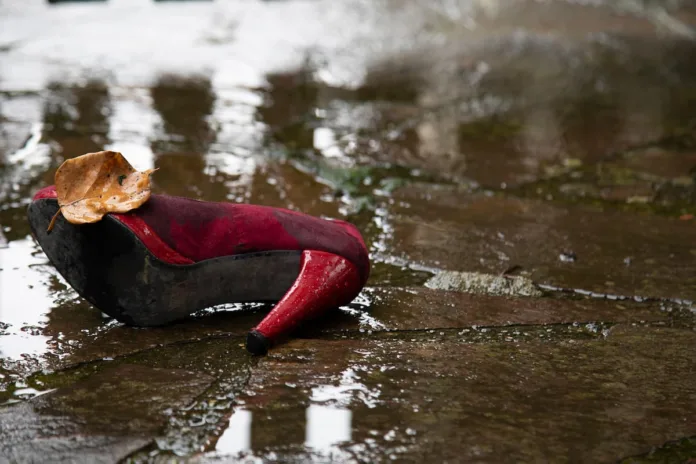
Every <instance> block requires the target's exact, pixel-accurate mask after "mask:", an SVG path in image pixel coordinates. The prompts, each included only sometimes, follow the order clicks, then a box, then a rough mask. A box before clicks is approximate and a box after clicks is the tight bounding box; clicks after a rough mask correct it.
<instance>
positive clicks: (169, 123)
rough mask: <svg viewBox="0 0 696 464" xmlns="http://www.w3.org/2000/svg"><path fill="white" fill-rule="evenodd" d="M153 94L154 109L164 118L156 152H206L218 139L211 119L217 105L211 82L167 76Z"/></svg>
mask: <svg viewBox="0 0 696 464" xmlns="http://www.w3.org/2000/svg"><path fill="white" fill-rule="evenodd" d="M150 95H151V96H152V107H153V108H154V109H155V110H156V111H157V113H159V115H160V116H161V118H162V126H161V127H160V128H159V129H158V140H157V142H156V143H155V145H154V146H153V147H152V149H153V151H155V152H159V151H165V152H166V151H174V150H176V151H184V152H187V151H191V152H195V153H199V154H200V153H205V152H206V151H207V150H208V147H209V146H210V144H211V143H212V142H213V141H214V139H215V133H214V131H213V130H212V128H211V126H210V123H209V120H208V118H209V117H210V115H211V114H212V112H213V105H214V103H215V94H214V93H213V91H212V86H211V83H210V79H208V78H206V77H197V76H194V77H188V76H178V75H164V76H161V77H160V78H159V79H158V80H157V82H156V83H155V85H154V86H153V87H152V88H151V90H150ZM173 149H174V150H173Z"/></svg>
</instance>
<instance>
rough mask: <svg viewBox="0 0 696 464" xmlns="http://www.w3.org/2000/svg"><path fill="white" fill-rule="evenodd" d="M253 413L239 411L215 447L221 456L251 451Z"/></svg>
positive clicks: (231, 418) (235, 413) (231, 419)
mask: <svg viewBox="0 0 696 464" xmlns="http://www.w3.org/2000/svg"><path fill="white" fill-rule="evenodd" d="M251 422H252V415H251V411H247V410H246V409H237V410H236V411H235V412H234V414H232V417H230V422H229V424H228V426H227V429H226V430H225V432H224V433H223V434H222V436H221V437H220V439H219V440H218V442H217V445H216V446H215V451H217V452H218V453H221V454H231V455H236V454H239V453H242V452H245V451H250V450H251Z"/></svg>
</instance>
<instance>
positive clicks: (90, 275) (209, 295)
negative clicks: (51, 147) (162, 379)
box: [27, 198, 302, 326]
mask: <svg viewBox="0 0 696 464" xmlns="http://www.w3.org/2000/svg"><path fill="white" fill-rule="evenodd" d="M57 211H58V201H57V200H55V199H50V198H45V199H40V200H36V201H34V202H32V203H31V205H30V206H29V208H28V212H27V214H28V218H29V224H30V226H31V230H32V233H33V235H34V238H35V239H36V240H37V241H38V243H39V245H40V246H41V248H42V249H43V251H44V253H46V255H47V256H48V258H49V260H50V261H51V263H52V264H53V265H54V266H55V267H56V269H57V270H58V272H59V273H60V274H61V275H62V276H63V277H64V278H65V280H66V281H67V282H68V283H69V284H70V285H71V286H72V287H73V288H74V289H75V291H77V293H78V294H79V295H80V296H81V297H83V298H84V299H86V300H87V301H89V302H90V303H91V304H93V305H94V306H95V307H97V308H98V309H99V310H101V311H103V312H104V313H106V314H108V315H109V316H111V317H113V318H115V319H117V320H118V321H120V322H123V323H126V324H129V325H135V326H159V325H165V324H168V323H170V322H173V321H176V320H179V319H182V318H184V317H186V316H188V315H190V314H192V313H194V312H196V311H199V310H202V309H205V308H210V307H212V306H215V305H219V304H224V303H244V302H276V301H279V300H280V299H281V298H283V296H284V295H285V294H286V292H287V291H288V289H290V287H291V286H292V285H293V283H294V282H295V279H296V278H297V276H298V274H299V272H300V265H301V253H302V252H301V251H267V252H261V253H249V254H243V255H233V256H224V257H219V258H214V259H208V260H205V261H201V262H198V263H195V264H190V265H175V264H169V263H166V262H164V261H161V260H160V259H158V258H157V257H155V256H154V255H153V254H152V253H151V252H150V251H149V250H148V249H147V247H146V246H145V245H144V244H143V243H142V242H141V241H140V240H139V239H138V238H137V236H136V235H135V234H134V233H133V232H132V231H131V230H130V229H128V228H127V227H126V226H125V225H123V224H122V223H121V222H119V221H118V220H117V219H115V218H113V217H111V216H109V215H106V216H104V218H103V219H102V220H101V221H99V222H96V223H93V224H80V225H75V224H71V223H69V222H67V221H66V220H65V218H63V217H59V218H58V220H57V221H56V224H55V226H54V228H53V230H52V231H51V232H47V228H48V224H49V223H50V221H51V218H52V217H53V216H54V215H55V214H56V212H57Z"/></svg>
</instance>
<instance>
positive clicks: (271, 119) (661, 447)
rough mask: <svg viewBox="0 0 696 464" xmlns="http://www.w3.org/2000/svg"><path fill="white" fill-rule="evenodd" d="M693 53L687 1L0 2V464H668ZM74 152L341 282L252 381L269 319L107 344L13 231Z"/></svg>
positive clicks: (694, 425) (691, 137)
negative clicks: (274, 226)
mask: <svg viewBox="0 0 696 464" xmlns="http://www.w3.org/2000/svg"><path fill="white" fill-rule="evenodd" d="M695 41H696V4H694V3H693V2H690V1H686V0H684V1H678V0H672V1H648V0H642V1H639V0H621V1H618V0H615V1H611V2H609V1H607V2H601V1H597V2H574V1H561V0H555V1H547V2H538V1H531V0H528V1H524V0H517V1H509V2H502V1H498V0H468V1H464V0H437V1H433V2H418V1H393V0H378V1H363V0H345V1H342V2H329V1H320V0H314V1H306V0H285V1H275V2H271V1H261V0H245V1H243V0H238V1H230V2H223V1H219V0H218V1H211V2H202V1H199V2H184V1H176V2H150V1H136V0H109V1H108V2H88V3H63V4H60V5H48V4H47V3H45V2H43V1H39V0H31V1H19V0H14V1H10V0H6V1H5V2H3V3H2V4H0V353H1V355H0V356H1V359H0V401H1V402H2V403H4V405H3V406H2V407H0V461H2V462H6V461H7V462H42V461H45V457H46V456H47V455H48V454H49V453H50V455H51V456H52V458H53V460H54V461H55V462H76V461H84V462H119V461H124V462H163V461H165V460H167V459H168V458H173V457H177V458H179V459H181V460H183V461H186V462H201V463H218V462H266V461H280V462H391V461H393V462H424V461H427V462H501V461H515V462H549V461H551V462H626V463H629V462H630V463H647V462H674V463H684V462H689V459H694V458H696V419H694V418H696V358H694V352H695V351H694V350H695V349H696V303H694V301H695V300H696V217H695V216H696V185H695V184H694V182H695V181H696V109H694V108H696V106H695V104H696V42H695ZM102 149H109V150H116V151H121V152H122V153H123V154H124V155H125V156H126V158H128V160H129V161H130V162H131V163H132V164H133V165H134V166H135V167H136V168H138V169H148V168H152V167H157V168H159V171H158V172H157V173H156V175H155V176H154V177H153V184H154V186H153V189H154V190H155V191H156V192H158V193H167V194H172V195H184V196H190V197H195V198H200V199H205V200H215V201H233V202H250V203H258V204H266V205H272V206H283V207H287V208H291V209H296V210H299V211H304V212H307V213H310V214H314V215H317V216H324V217H334V218H341V219H344V220H348V221H351V222H354V223H355V224H356V225H358V227H359V228H360V229H361V231H363V233H364V235H365V238H366V241H367V244H368V246H369V248H370V252H371V259H372V261H373V272H372V275H371V277H370V280H369V281H368V284H367V287H366V288H365V289H364V291H363V292H362V293H361V295H360V296H359V297H358V298H357V299H356V300H355V301H354V302H353V303H351V304H350V305H349V306H346V307H343V308H340V309H339V310H337V311H335V312H334V313H332V314H329V315H327V316H325V317H323V318H321V319H320V320H318V321H316V322H314V323H312V324H311V325H306V326H305V327H303V328H301V329H300V330H299V331H298V332H297V333H296V334H294V335H295V337H294V338H292V339H290V340H287V341H285V342H284V343H283V344H281V345H280V346H278V347H276V348H275V349H273V350H272V351H271V352H270V354H269V355H268V356H267V357H264V358H253V357H251V356H250V355H248V353H247V352H246V351H245V349H244V336H245V334H246V332H247V331H248V330H249V328H251V327H253V326H254V325H255V324H256V323H257V322H258V321H260V319H261V318H262V317H263V315H264V314H265V313H266V312H267V311H268V310H269V306H268V305H263V304H247V305H240V304H229V305H225V306H223V307H217V308H211V309H209V310H206V311H202V312H201V313H200V314H196V315H195V316H193V317H191V318H189V319H187V320H184V321H180V322H178V323H175V324H172V325H171V326H168V327H161V328H155V329H138V328H132V327H127V326H124V325H121V324H118V323H117V322H115V321H113V320H111V319H109V318H107V317H106V316H105V315H103V314H102V313H101V312H100V311H98V310H97V309H95V308H93V307H91V306H90V305H89V304H88V303H86V302H84V301H83V300H81V299H80V298H79V297H78V296H77V295H76V294H75V293H74V292H73V291H72V289H70V288H69V287H68V286H67V285H66V283H65V281H64V280H63V279H62V278H61V277H60V276H59V275H58V274H57V272H56V271H55V269H54V268H53V267H52V266H51V265H50V263H49V262H48V260H47V259H46V257H45V255H44V254H43V252H42V251H41V250H40V248H39V247H38V245H37V244H36V243H35V241H34V240H33V239H32V237H31V235H30V232H29V226H28V223H27V221H26V207H27V205H28V202H29V200H30V198H31V196H32V194H33V193H34V192H35V191H36V190H38V189H39V188H41V187H43V186H45V185H49V184H50V183H52V180H53V175H54V173H55V170H56V168H57V167H58V166H59V165H60V164H61V163H62V162H63V161H64V160H65V159H68V158H71V157H74V156H78V155H81V154H84V153H87V152H93V151H98V150H102ZM161 460H162V461H161Z"/></svg>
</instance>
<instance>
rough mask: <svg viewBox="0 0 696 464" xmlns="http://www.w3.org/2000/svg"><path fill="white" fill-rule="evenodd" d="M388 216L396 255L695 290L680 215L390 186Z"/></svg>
mask: <svg viewBox="0 0 696 464" xmlns="http://www.w3.org/2000/svg"><path fill="white" fill-rule="evenodd" d="M395 198H396V199H397V200H398V201H399V202H398V206H394V207H393V209H392V212H391V214H389V213H388V214H387V216H386V221H389V222H391V223H392V225H391V226H392V227H393V228H394V234H393V238H392V239H391V240H390V243H389V245H390V248H391V249H393V250H398V251H397V256H400V257H403V258H407V259H409V260H414V261H417V262H419V263H421V264H424V265H426V266H430V267H436V268H438V267H439V268H443V269H448V270H458V269H461V268H464V269H468V270H472V271H477V272H486V273H492V274H500V273H502V272H504V271H505V270H506V269H507V268H509V267H511V266H518V267H519V268H520V270H521V272H522V273H523V275H526V276H527V277H529V278H531V279H532V280H534V281H535V282H537V283H543V284H548V285H553V286H557V287H563V288H574V289H583V290H587V291H591V292H598V293H609V294H615V295H627V296H633V295H637V296H642V297H658V298H674V299H694V298H695V297H696V280H694V277H693V276H696V258H695V257H696V251H695V250H694V248H693V244H694V241H693V238H694V225H693V222H692V221H685V220H680V219H679V218H674V217H672V218H664V217H656V216H652V215H647V214H628V213H622V212H617V211H611V210H607V209H605V210H597V209H591V208H588V207H580V206H578V207H563V206H556V205H553V204H549V203H545V202H540V201H536V200H523V199H518V198H511V197H505V196H500V195H498V196H487V195H480V194H473V195H467V194H466V193H464V192H462V191H461V190H459V189H456V188H451V189H438V190H435V191H433V190H428V189H427V188H425V187H423V186H418V187H411V188H404V189H403V190H402V191H399V192H397V193H396V195H395Z"/></svg>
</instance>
